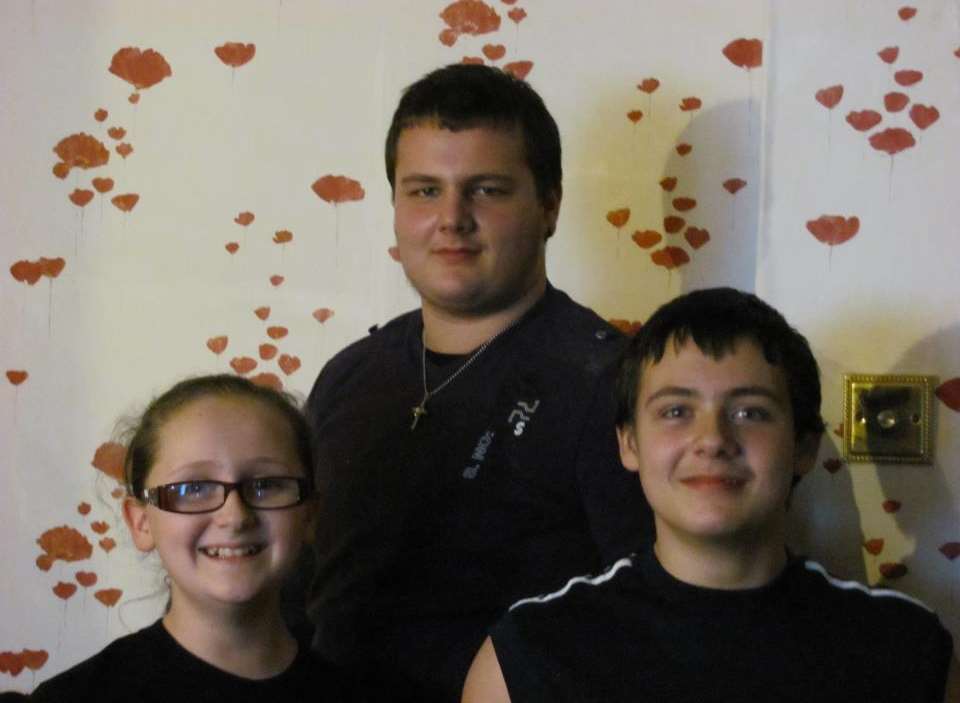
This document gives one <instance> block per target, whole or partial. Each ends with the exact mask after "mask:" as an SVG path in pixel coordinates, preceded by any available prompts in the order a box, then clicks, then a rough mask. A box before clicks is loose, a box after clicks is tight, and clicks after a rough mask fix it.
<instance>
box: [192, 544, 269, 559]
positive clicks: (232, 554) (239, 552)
mask: <svg viewBox="0 0 960 703" xmlns="http://www.w3.org/2000/svg"><path fill="white" fill-rule="evenodd" d="M263 549H264V545H262V544H249V545H246V546H244V547H200V548H199V549H198V551H199V552H200V553H201V554H203V555H205V556H208V557H211V558H213V559H236V558H238V557H249V556H253V555H254V554H259V553H260V552H262V551H263Z"/></svg>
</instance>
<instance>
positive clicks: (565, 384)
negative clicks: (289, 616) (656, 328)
mask: <svg viewBox="0 0 960 703" xmlns="http://www.w3.org/2000/svg"><path fill="white" fill-rule="evenodd" d="M422 329H423V328H422V320H421V317H420V313H419V312H414V313H409V314H407V315H404V316H402V317H400V318H397V319H395V320H393V321H392V322H391V323H389V324H388V325H386V326H385V327H384V328H382V329H378V330H376V331H374V332H373V333H372V334H371V335H370V336H369V337H367V338H365V339H363V340H361V341H360V342H357V343H355V344H354V345H352V346H350V347H348V348H347V349H345V350H344V351H342V352H341V353H340V354H338V355H337V356H336V357H335V358H334V359H332V360H331V361H330V362H329V363H328V364H327V365H326V367H325V368H324V370H323V371H322V373H321V374H320V377H319V378H318V380H317V383H316V385H315V386H314V389H313V392H312V393H311V395H310V399H309V401H308V408H307V409H308V415H309V417H310V419H311V423H312V425H313V428H314V430H315V432H316V436H317V445H318V460H317V461H318V463H317V476H318V485H319V487H320V494H321V514H322V515H323V519H322V520H321V521H320V531H319V533H318V539H317V545H316V546H317V559H318V562H319V569H318V577H317V579H316V581H315V583H314V587H313V590H312V594H311V598H310V603H309V605H310V613H311V617H312V618H313V620H314V621H315V622H316V624H317V634H316V638H315V640H314V642H315V647H316V648H317V649H318V651H319V652H320V653H321V654H322V655H323V656H324V657H325V658H329V659H330V660H331V661H334V662H337V663H342V664H346V665H350V666H353V667H358V668H359V669H361V670H363V669H365V670H367V671H373V672H376V673H375V674H373V676H375V677H376V678H377V679H379V680H384V681H386V680H389V681H391V683H390V684H389V686H388V688H390V689H391V690H392V691H394V692H396V691H400V690H403V689H405V690H409V691H410V692H411V695H410V697H411V699H416V700H419V701H428V700H438V701H456V700H459V694H460V688H461V686H462V683H463V678H464V677H465V675H466V671H467V669H468V668H469V665H470V662H471V660H472V658H473V655H474V654H475V652H476V650H477V649H478V648H479V646H480V644H481V643H482V641H483V638H484V637H485V635H486V631H487V628H488V627H489V626H490V625H491V624H492V623H493V622H494V621H495V620H496V619H497V618H498V617H499V616H500V615H501V614H502V613H503V612H504V610H505V609H506V607H507V606H508V605H509V604H510V603H512V602H514V601H515V600H517V599H518V598H521V597H523V596H525V595H529V594H531V593H540V592H543V591H544V590H548V589H551V588H555V587H556V586H557V585H559V584H562V583H563V582H564V581H565V580H566V578H568V577H569V575H570V574H575V573H583V572H584V571H587V570H592V569H598V568H601V567H602V565H603V564H605V563H609V562H610V561H612V560H613V559H615V558H617V557H620V556H622V555H624V554H629V553H630V552H632V551H634V550H635V549H636V548H637V546H638V545H639V544H643V543H645V542H647V541H649V539H650V535H651V534H652V521H651V518H650V513H649V507H648V506H647V504H646V501H645V500H644V498H643V493H642V491H641V489H640V484H639V481H638V480H637V478H636V476H635V475H633V474H631V473H629V472H627V471H626V470H625V469H624V468H623V467H622V465H621V464H620V460H619V455H618V451H617V444H616V437H615V433H614V414H615V406H614V397H613V380H614V376H615V372H616V368H615V367H616V361H617V359H618V356H619V352H620V350H621V349H622V345H623V338H622V336H621V335H619V333H617V332H616V331H615V330H614V329H613V328H612V327H610V326H609V325H608V324H607V323H605V322H604V321H603V320H602V319H600V318H599V317H597V316H596V315H595V314H594V313H592V312H591V311H589V310H587V309H586V308H584V307H582V306H580V305H577V304H576V303H574V302H573V301H571V300H570V299H569V298H568V297H567V296H566V295H565V294H563V293H561V292H559V291H556V290H555V289H552V288H548V290H547V292H546V294H545V295H544V298H543V299H542V300H541V301H540V302H539V303H538V304H537V305H535V306H534V307H533V308H532V309H531V310H530V311H529V312H528V313H527V314H526V315H525V316H524V317H523V318H522V319H521V320H520V321H519V322H518V323H517V324H516V325H515V326H514V327H512V328H511V329H509V330H508V331H506V332H504V333H503V334H502V335H501V336H500V337H499V338H498V339H496V340H495V341H494V342H493V343H492V344H491V345H490V346H489V347H488V348H487V349H486V350H485V351H484V352H483V353H482V354H480V355H479V356H477V357H476V359H474V361H473V362H472V363H471V364H470V366H469V367H468V368H466V369H464V370H463V371H462V372H461V373H460V374H459V375H458V376H457V377H456V378H455V379H453V381H451V382H450V383H449V384H448V385H447V386H446V387H445V388H443V389H442V390H441V391H439V392H438V393H437V394H436V396H435V397H432V398H431V399H430V400H429V402H428V403H427V415H426V416H424V417H421V419H420V420H419V422H418V424H417V427H416V429H414V430H411V421H412V413H411V410H412V408H413V407H414V406H416V405H417V404H419V403H420V401H421V398H422V397H423V378H422V363H423V359H422V353H423V347H422V342H421V335H422ZM466 358H468V357H465V358H462V359H457V358H444V357H442V356H433V357H431V359H430V360H429V362H430V363H429V366H430V368H428V387H429V388H431V389H433V388H436V387H437V385H439V384H440V383H442V382H443V380H444V379H445V378H448V377H449V375H450V374H451V373H454V372H455V371H456V369H457V368H459V367H460V365H461V364H462V363H463V361H465V360H466Z"/></svg>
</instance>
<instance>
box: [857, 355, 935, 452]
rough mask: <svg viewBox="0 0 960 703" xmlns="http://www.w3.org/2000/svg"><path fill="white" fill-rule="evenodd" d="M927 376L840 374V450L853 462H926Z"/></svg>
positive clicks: (931, 385)
mask: <svg viewBox="0 0 960 703" xmlns="http://www.w3.org/2000/svg"><path fill="white" fill-rule="evenodd" d="M935 385H936V378H935V377H933V376H900V375H869V374H844V376H843V428H844V431H843V456H844V458H845V459H846V460H847V461H848V462H850V463H853V464H862V463H880V464H886V463H897V464H930V463H932V461H933V455H932V449H931V445H930V441H931V440H930V436H931V427H930V425H931V422H932V417H931V413H932V400H931V399H932V396H933V388H934V386H935Z"/></svg>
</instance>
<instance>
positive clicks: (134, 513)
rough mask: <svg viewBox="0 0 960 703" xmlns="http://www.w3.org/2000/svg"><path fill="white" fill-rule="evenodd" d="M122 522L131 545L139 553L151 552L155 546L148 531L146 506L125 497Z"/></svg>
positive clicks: (148, 523)
mask: <svg viewBox="0 0 960 703" xmlns="http://www.w3.org/2000/svg"><path fill="white" fill-rule="evenodd" d="M123 521H124V522H125V523H127V529H129V530H130V536H131V537H132V538H133V543H134V544H135V545H136V546H137V549H139V550H140V551H141V552H149V551H152V550H153V548H154V547H155V546H156V544H155V543H154V540H153V533H152V532H151V531H150V521H149V520H148V519H147V506H146V505H145V504H143V503H141V502H140V501H139V500H137V499H136V498H131V497H130V496H127V497H126V498H124V499H123Z"/></svg>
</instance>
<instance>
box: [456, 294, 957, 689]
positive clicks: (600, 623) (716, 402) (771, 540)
mask: <svg viewBox="0 0 960 703" xmlns="http://www.w3.org/2000/svg"><path fill="white" fill-rule="evenodd" d="M618 395H619V410H618V436H619V441H620V454H621V457H622V460H623V463H624V465H625V466H626V467H627V468H628V469H630V470H631V471H635V472H636V473H637V474H639V477H640V481H641V483H642V485H643V489H644V492H645V493H646V495H647V497H648V499H649V501H650V505H651V507H652V508H653V510H654V522H655V525H656V542H655V544H654V545H653V547H652V548H650V549H649V550H647V551H643V552H641V553H639V554H637V555H635V556H632V557H629V558H625V559H622V560H620V561H618V562H617V563H616V564H614V565H613V566H612V567H611V568H610V569H609V570H607V571H606V572H604V573H602V574H601V575H599V576H597V577H581V578H575V579H573V580H571V581H570V582H568V584H567V585H566V586H565V587H564V588H562V589H561V590H559V591H556V592H554V593H551V594H548V595H544V596H540V597H535V598H529V599H525V600H521V601H519V602H518V603H516V604H514V605H513V606H512V607H511V609H510V611H509V613H508V614H507V615H506V616H505V617H504V618H503V619H502V620H501V621H500V622H499V623H498V624H497V625H496V626H495V627H494V628H493V630H492V634H491V638H489V639H488V640H487V641H486V642H485V643H484V645H483V647H482V648H481V650H480V652H479V653H478V655H477V658H476V659H475V660H474V664H473V666H472V668H471V672H470V674H469V676H468V678H467V683H466V686H465V690H464V698H463V700H464V701H465V702H468V703H475V702H476V701H484V702H489V701H510V700H512V701H513V703H526V702H528V701H550V702H551V703H554V702H556V701H578V702H584V701H598V702H599V701H603V702H604V703H617V702H618V701H638V700H654V701H671V703H682V702H685V701H691V702H692V701H697V703H702V702H703V701H768V700H769V701H774V700H775V701H840V700H843V701H854V702H857V703H860V702H862V703H868V702H869V703H876V702H878V701H891V702H893V701H897V702H898V703H904V702H905V701H917V702H918V703H919V702H920V701H924V702H930V701H941V700H943V695H944V686H945V681H946V678H947V671H948V668H949V666H950V661H951V648H952V644H951V640H950V635H949V634H948V633H947V632H946V630H944V628H943V627H942V626H941V624H940V623H939V621H938V620H937V618H936V616H935V615H934V614H933V613H931V612H929V611H928V610H927V609H926V608H924V607H923V606H922V605H921V604H919V603H917V602H916V601H913V600H912V599H910V598H908V597H906V596H903V595H901V594H898V593H896V592H893V591H888V590H872V589H868V588H866V587H864V586H861V585H860V584H857V583H853V582H849V581H838V580H836V579H834V578H832V577H831V576H829V575H828V574H827V573H826V572H825V571H824V569H823V568H822V567H821V566H820V565H819V564H817V563H815V562H812V561H804V560H802V559H796V558H793V557H792V556H791V555H790V554H789V553H788V552H787V550H786V547H785V522H786V511H787V504H788V501H789V497H790V492H791V489H792V487H793V485H794V483H795V482H796V481H797V480H799V478H800V477H801V476H803V475H804V474H805V473H806V472H808V471H809V470H810V469H811V468H812V466H813V464H814V462H815V459H816V454H817V448H818V445H819V443H820V438H821V435H822V432H823V421H822V420H821V418H820V384H819V378H818V369H817V364H816V361H815V360H814V358H813V355H812V354H811V352H810V349H809V346H808V345H807V342H806V340H805V339H804V338H803V337H802V336H801V335H800V334H799V333H797V332H796V331H795V330H793V329H792V328H791V327H790V326H789V325H788V324H787V323H786V321H785V320H784V319H783V317H782V316H781V315H780V314H779V313H777V312H776V311H775V310H773V309H772V308H771V307H769V306H768V305H766V304H765V303H763V302H762V301H761V300H759V299H758V298H756V297H755V296H753V295H750V294H746V293H741V292H739V291H735V290H732V289H728V288H727V289H712V290H703V291H697V292H694V293H690V294H688V295H685V296H682V297H680V298H677V299H676V300H674V301H672V302H671V303H668V304H667V305H665V306H663V307H661V308H660V309H659V310H658V311H657V312H656V313H655V314H654V315H653V316H652V317H651V319H650V320H649V321H648V322H647V324H646V325H645V326H644V327H643V328H642V329H641V331H640V332H639V333H638V334H637V336H636V337H635V338H634V339H633V340H632V342H631V344H630V346H629V347H628V349H627V352H626V356H625V359H624V362H623V364H622V367H621V373H620V378H619V386H618Z"/></svg>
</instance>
